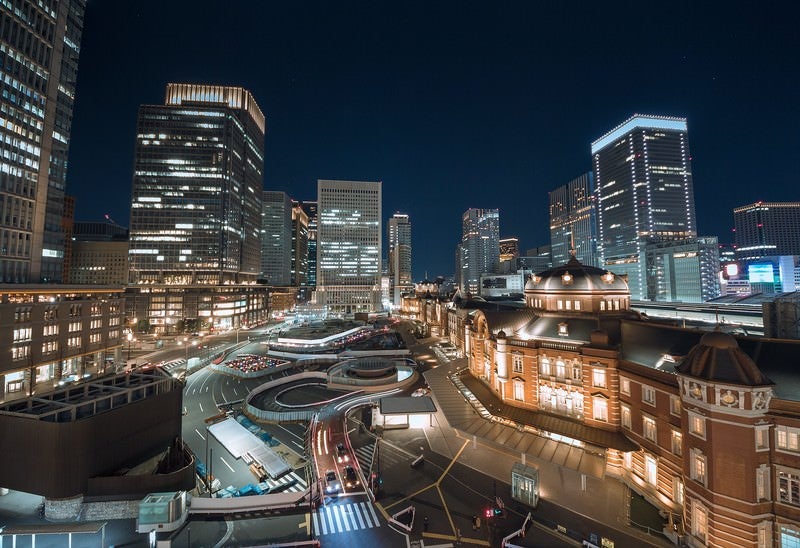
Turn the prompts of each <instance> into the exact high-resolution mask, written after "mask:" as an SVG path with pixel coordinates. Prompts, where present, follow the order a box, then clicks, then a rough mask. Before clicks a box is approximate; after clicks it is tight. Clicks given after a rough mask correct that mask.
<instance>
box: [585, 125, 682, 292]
mask: <svg viewBox="0 0 800 548" xmlns="http://www.w3.org/2000/svg"><path fill="white" fill-rule="evenodd" d="M592 164H593V170H594V178H595V184H596V185H597V196H598V209H597V218H598V224H599V231H598V236H599V238H598V248H599V249H598V250H599V252H600V255H601V261H602V264H601V267H602V268H606V269H608V270H611V271H612V272H615V273H617V274H626V275H627V276H628V285H629V287H630V291H631V298H633V299H643V300H644V299H652V298H655V292H656V287H657V282H656V280H655V279H653V278H652V276H651V279H648V274H647V266H646V257H645V246H646V245H647V244H648V243H657V242H668V241H673V240H686V239H691V238H695V237H696V236H697V227H696V224H695V207H694V189H693V186H692V165H691V156H690V154H689V141H688V137H687V127H686V119H685V118H671V117H665V116H643V115H638V114H637V115H634V116H632V117H631V118H629V119H628V120H626V121H625V122H623V123H622V124H620V125H619V126H617V127H616V128H614V129H613V130H611V131H610V132H608V133H607V134H605V135H604V136H602V137H601V138H599V139H597V140H596V141H594V142H593V143H592Z"/></svg>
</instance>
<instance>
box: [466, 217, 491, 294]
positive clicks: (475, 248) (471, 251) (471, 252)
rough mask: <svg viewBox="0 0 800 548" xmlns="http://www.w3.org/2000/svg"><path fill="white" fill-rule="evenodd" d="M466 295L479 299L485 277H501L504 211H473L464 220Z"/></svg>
mask: <svg viewBox="0 0 800 548" xmlns="http://www.w3.org/2000/svg"><path fill="white" fill-rule="evenodd" d="M459 253H460V259H459V262H460V265H458V266H459V269H460V280H459V286H460V288H461V290H462V291H469V292H470V293H471V294H473V295H478V293H479V291H480V279H481V274H494V273H497V271H498V267H499V263H500V210H498V209H473V208H470V209H468V210H467V211H465V212H464V214H463V215H462V216H461V244H460V246H459Z"/></svg>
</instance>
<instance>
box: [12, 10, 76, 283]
mask: <svg viewBox="0 0 800 548" xmlns="http://www.w3.org/2000/svg"><path fill="white" fill-rule="evenodd" d="M85 8H86V2H85V0H50V1H44V2H43V1H33V0H16V1H14V2H0V67H2V78H0V105H2V114H0V119H1V120H2V123H0V282H11V283H25V282H60V281H61V280H62V274H63V262H64V231H63V228H62V223H61V220H62V215H63V210H64V189H65V186H66V177H67V153H68V149H69V140H70V129H71V126H72V109H73V104H74V102H75V82H76V79H77V73H78V56H79V54H80V43H81V34H82V32H83V14H84V10H85Z"/></svg>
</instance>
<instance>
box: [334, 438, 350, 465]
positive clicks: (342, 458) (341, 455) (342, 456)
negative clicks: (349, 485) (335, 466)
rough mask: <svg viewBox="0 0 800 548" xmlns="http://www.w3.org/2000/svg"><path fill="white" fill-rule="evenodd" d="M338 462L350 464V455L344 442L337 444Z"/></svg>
mask: <svg viewBox="0 0 800 548" xmlns="http://www.w3.org/2000/svg"><path fill="white" fill-rule="evenodd" d="M336 460H337V461H339V463H342V462H350V455H348V454H347V449H345V447H344V444H343V443H342V442H339V443H337V444H336Z"/></svg>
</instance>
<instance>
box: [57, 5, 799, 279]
mask: <svg viewBox="0 0 800 548" xmlns="http://www.w3.org/2000/svg"><path fill="white" fill-rule="evenodd" d="M696 4H700V5H699V6H697V5H696ZM798 15H800V13H798V8H797V7H795V5H794V3H791V2H781V3H761V4H760V5H759V4H758V3H756V2H737V1H733V2H724V3H723V2H692V1H675V2H660V3H652V5H650V3H647V2H602V3H601V2H577V1H576V2H557V1H548V2H543V1H533V0H529V1H525V2H501V3H495V2H482V3H473V2H438V1H437V2H431V1H425V2H409V1H405V0H404V1H403V2H393V3H383V2H374V1H373V2H266V1H263V2H262V1H260V0H249V1H244V0H227V1H224V2H222V1H204V0H191V1H190V0H170V1H164V0H137V1H135V2H123V1H101V0H89V5H88V8H87V12H86V20H85V28H84V37H83V44H82V49H81V60H80V69H79V74H78V95H77V104H76V108H75V113H74V120H73V131H72V143H71V150H70V166H69V173H68V192H69V193H71V194H73V195H75V196H76V197H77V214H76V217H77V218H78V219H80V220H100V219H101V218H102V215H103V214H105V213H109V214H110V215H111V216H112V217H113V218H114V219H116V220H117V221H118V222H119V223H120V224H123V225H127V224H128V218H129V213H130V186H131V176H132V164H133V145H134V136H135V133H136V112H137V109H138V107H139V105H140V104H159V103H162V102H163V99H164V87H165V85H166V83H167V82H171V81H174V82H197V83H214V84H216V83H219V84H229V85H241V86H244V87H246V88H248V89H250V90H251V91H252V92H253V94H254V95H255V97H256V100H257V101H258V103H259V105H260V106H261V109H262V110H263V111H264V113H265V114H266V117H267V137H266V160H265V164H266V165H265V181H264V186H265V188H266V189H269V190H284V191H286V192H288V193H289V194H290V195H291V196H292V197H294V198H296V199H301V200H303V199H305V200H313V199H316V181H317V179H318V178H324V179H355V180H381V181H383V193H384V194H383V196H384V199H383V208H384V218H388V217H389V216H390V215H391V214H392V213H393V212H394V211H402V212H405V213H408V214H409V215H410V216H411V220H412V223H413V245H414V274H415V277H416V278H417V279H421V278H422V277H423V276H424V275H425V273H426V272H427V273H428V275H429V276H431V277H432V276H435V275H438V274H452V272H453V257H454V250H455V246H456V244H457V242H458V241H459V238H460V232H461V225H460V223H461V213H462V212H463V211H464V210H466V209H467V208H469V207H485V208H494V207H496V208H499V209H500V225H501V230H500V232H501V236H510V235H515V236H517V237H519V239H520V246H521V249H522V250H523V251H524V250H526V249H528V248H531V247H534V246H537V245H542V244H547V243H549V229H548V220H547V192H548V191H550V190H552V189H554V188H556V187H557V186H560V185H562V184H564V183H566V182H567V181H568V180H569V179H571V178H573V177H575V176H577V175H579V174H580V173H581V172H583V171H587V170H588V169H589V168H590V155H589V145H590V142H591V141H592V140H594V139H595V138H597V137H599V136H601V135H602V134H603V133H605V132H606V131H608V130H610V129H612V128H613V127H614V126H616V125H617V124H618V123H620V122H622V121H623V120H624V119H626V118H627V117H628V116H630V115H631V114H632V113H634V112H640V113H646V114H666V115H673V116H686V117H687V118H688V124H689V143H690V147H691V153H692V158H693V172H694V185H695V198H696V202H697V217H698V226H699V229H700V232H701V233H702V234H704V235H706V234H710V235H718V236H719V237H720V240H721V241H730V240H731V239H732V237H731V233H730V228H731V226H732V224H733V219H732V213H731V210H732V208H733V207H735V206H738V205H743V204H746V203H749V202H752V201H755V200H758V199H763V200H798V199H800V196H799V195H800V192H798V190H797V189H798V186H797V184H798V176H797V167H798V165H800V101H799V99H800V92H799V91H798V90H799V88H800V71H799V70H798V52H800V38H798V36H799V35H800V33H798V31H797V28H796V22H797V20H798Z"/></svg>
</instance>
